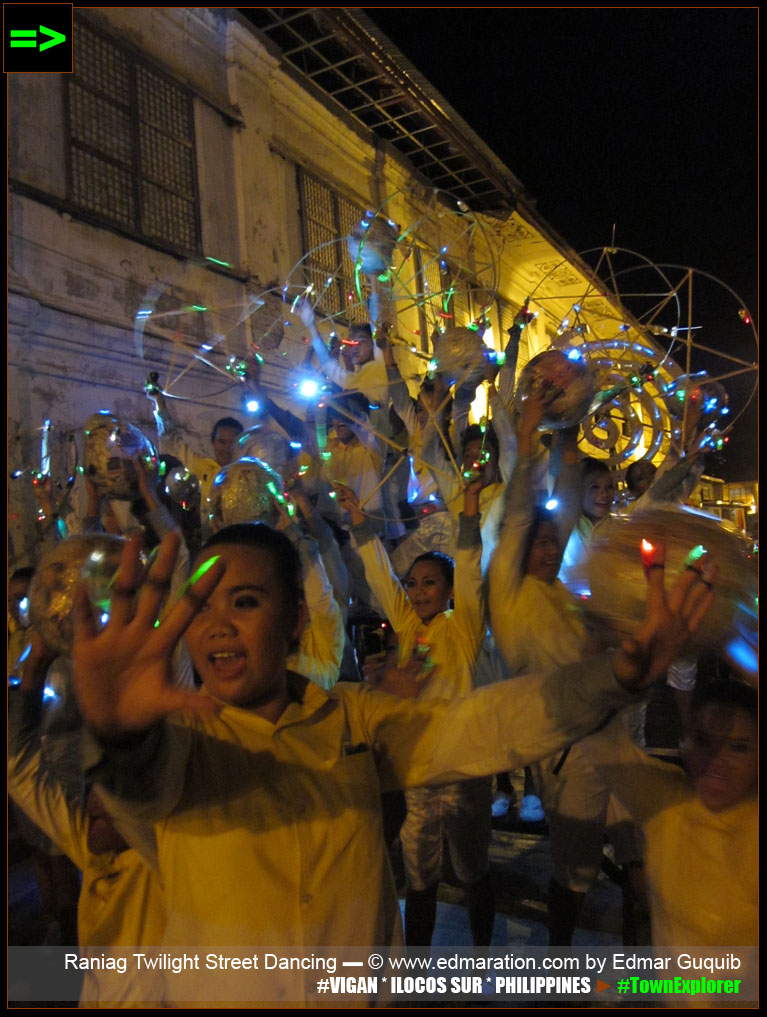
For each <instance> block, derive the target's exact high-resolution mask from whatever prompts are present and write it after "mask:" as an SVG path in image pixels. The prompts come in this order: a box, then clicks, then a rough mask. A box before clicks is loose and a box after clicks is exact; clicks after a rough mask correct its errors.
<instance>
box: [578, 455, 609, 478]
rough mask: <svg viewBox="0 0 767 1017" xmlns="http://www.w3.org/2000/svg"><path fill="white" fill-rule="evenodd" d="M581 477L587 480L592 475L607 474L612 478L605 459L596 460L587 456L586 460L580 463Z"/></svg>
mask: <svg viewBox="0 0 767 1017" xmlns="http://www.w3.org/2000/svg"><path fill="white" fill-rule="evenodd" d="M580 469H581V477H582V478H583V479H584V480H585V479H586V477H587V476H588V475H589V474H590V473H607V474H609V475H610V476H612V472H611V470H610V467H609V466H608V465H607V463H606V462H605V460H604V459H594V458H593V457H592V456H586V458H585V459H581V461H580Z"/></svg>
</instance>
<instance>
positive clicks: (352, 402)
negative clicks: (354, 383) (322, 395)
mask: <svg viewBox="0 0 767 1017" xmlns="http://www.w3.org/2000/svg"><path fill="white" fill-rule="evenodd" d="M369 414H370V403H369V402H368V401H367V399H366V398H365V396H364V395H363V394H362V392H348V393H346V394H345V395H341V396H334V397H333V400H332V402H331V401H330V400H328V418H329V419H330V420H339V421H340V422H341V423H342V424H349V423H352V422H353V421H354V420H356V421H358V422H359V421H362V420H363V418H367V417H368V415H369ZM349 417H352V418H353V420H350V419H349Z"/></svg>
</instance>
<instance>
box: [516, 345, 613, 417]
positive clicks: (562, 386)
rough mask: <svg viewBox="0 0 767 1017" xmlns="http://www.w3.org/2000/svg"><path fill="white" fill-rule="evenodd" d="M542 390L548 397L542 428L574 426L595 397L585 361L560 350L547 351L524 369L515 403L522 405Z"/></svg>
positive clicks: (592, 380) (518, 384)
mask: <svg viewBox="0 0 767 1017" xmlns="http://www.w3.org/2000/svg"><path fill="white" fill-rule="evenodd" d="M537 390H540V391H542V392H543V393H544V394H545V397H546V410H545V412H544V415H543V420H542V421H541V425H540V426H541V429H542V430H555V431H556V430H561V429H562V428H565V427H573V426H574V425H575V424H578V423H580V421H581V420H583V418H584V417H585V416H586V414H587V413H588V411H589V407H590V406H591V402H592V400H593V398H594V379H593V377H592V375H591V372H590V371H589V369H588V367H587V366H586V364H585V363H584V362H583V360H582V359H581V358H580V357H578V358H571V357H569V356H567V354H565V353H563V352H562V351H561V350H544V352H543V353H539V354H538V355H537V356H535V357H533V359H532V360H530V361H528V363H527V364H525V366H524V367H523V368H522V372H521V374H520V376H519V381H518V383H517V391H516V396H515V403H516V407H517V409H518V410H520V411H521V409H522V404H523V403H524V402H525V400H526V399H527V398H528V397H529V396H530V395H531V393H533V392H535V391H537Z"/></svg>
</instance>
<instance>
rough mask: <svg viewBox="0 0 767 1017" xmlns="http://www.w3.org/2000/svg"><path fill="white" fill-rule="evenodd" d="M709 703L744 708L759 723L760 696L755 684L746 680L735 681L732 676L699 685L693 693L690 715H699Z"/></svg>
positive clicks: (738, 708) (737, 708)
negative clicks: (747, 682)
mask: <svg viewBox="0 0 767 1017" xmlns="http://www.w3.org/2000/svg"><path fill="white" fill-rule="evenodd" d="M709 705H714V706H729V707H732V708H733V709H736V710H743V712H744V713H747V714H748V716H749V718H750V719H751V720H752V721H753V722H754V724H757V723H758V718H759V696H758V694H757V691H756V689H755V688H754V687H753V685H747V684H746V683H745V682H739V681H735V680H734V679H732V678H729V679H720V678H717V679H716V680H714V681H712V682H707V683H706V684H705V685H700V686H697V687H696V689H695V691H694V692H693V694H692V702H691V703H690V716H691V717H695V716H697V714H698V713H700V711H701V710H702V709H703V707H704V706H709Z"/></svg>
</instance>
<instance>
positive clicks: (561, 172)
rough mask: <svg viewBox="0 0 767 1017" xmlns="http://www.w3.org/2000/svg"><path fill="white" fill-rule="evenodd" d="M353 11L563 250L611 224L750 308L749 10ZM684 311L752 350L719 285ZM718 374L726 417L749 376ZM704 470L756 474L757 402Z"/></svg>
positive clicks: (725, 340) (722, 338)
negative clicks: (371, 25) (435, 95)
mask: <svg viewBox="0 0 767 1017" xmlns="http://www.w3.org/2000/svg"><path fill="white" fill-rule="evenodd" d="M364 10H365V13H366V14H368V15H369V16H370V17H371V19H372V20H374V21H375V22H376V24H378V25H379V26H380V28H381V29H382V30H383V32H384V33H385V34H386V35H388V36H389V38H390V39H391V40H392V41H393V42H394V43H395V45H396V46H398V47H399V49H401V50H402V52H403V53H404V54H405V56H406V57H408V59H409V60H410V61H411V62H412V63H413V64H415V66H416V67H417V68H418V69H419V70H420V71H421V72H422V73H423V74H424V75H425V76H426V77H427V78H428V79H429V80H430V81H431V82H432V84H433V85H434V86H435V87H436V88H437V89H438V91H440V92H441V93H442V94H443V95H444V96H445V98H446V99H447V101H448V102H449V103H450V104H451V105H452V106H453V107H454V109H455V110H456V111H457V112H458V113H460V115H461V116H462V117H463V118H464V119H465V120H466V121H467V123H469V124H470V125H471V126H472V127H473V129H474V130H475V131H476V132H477V133H478V134H479V135H480V137H482V138H483V140H484V141H485V142H486V143H487V144H488V145H489V146H490V147H491V148H492V149H493V151H494V152H496V154H497V155H498V156H499V157H500V158H501V159H502V160H503V161H504V162H505V163H506V164H507V166H508V167H509V168H510V169H511V171H512V172H513V173H514V174H515V175H516V176H517V177H518V178H519V179H520V180H521V182H522V183H523V184H524V185H525V187H526V188H527V190H528V191H529V192H530V193H531V194H532V195H533V196H534V197H535V199H536V200H537V210H538V212H539V213H540V214H541V215H542V216H543V217H544V218H545V219H546V220H547V221H548V222H549V223H550V224H551V225H552V226H553V227H554V229H555V230H556V231H557V232H559V233H560V234H561V235H562V236H563V237H564V238H565V239H566V240H567V241H568V242H569V243H570V244H571V245H572V246H573V247H574V248H575V249H576V250H578V251H585V250H587V249H590V248H594V247H601V246H603V245H606V244H609V242H610V238H611V236H612V228H613V224H615V226H616V239H615V243H616V245H617V246H619V247H624V248H628V249H630V250H632V251H637V252H639V253H641V254H643V255H645V256H646V257H647V258H649V259H650V260H651V261H653V262H656V263H667V264H668V263H671V264H680V265H684V266H690V267H692V268H694V269H696V270H701V271H704V272H709V273H711V274H712V275H714V276H716V277H718V278H719V279H722V280H723V281H724V282H725V283H727V285H728V286H730V287H731V288H732V289H734V290H735V291H736V292H737V293H738V294H739V295H740V297H741V298H742V299H743V301H744V302H745V304H746V305H747V306H748V308H749V309H750V311H751V312H752V313H753V314H754V315H755V316H756V314H757V307H756V300H757V53H758V49H757V47H758V37H757V32H758V12H757V10H756V9H755V8H752V9H740V10H737V9H736V10H705V9H698V10H683V9H673V8H671V9H662V10H608V9H599V10H575V9H561V10H558V9H551V10H527V9H509V10H500V9H492V10H490V9H488V10H481V9H480V10H476V9H475V10H471V11H469V10H465V9H460V8H459V9H434V8H432V9H429V10H425V9H420V8H415V9H413V8H385V9H384V8H380V9H379V8H365V9H364ZM696 286H697V282H696ZM685 299H686V298H685ZM693 311H694V324H696V325H701V326H703V327H702V329H701V330H700V331H699V332H698V333H697V335H696V338H698V339H699V340H700V341H701V342H705V343H706V344H707V345H710V346H713V347H715V348H717V349H726V350H728V351H729V352H731V353H734V354H735V355H738V356H741V357H743V358H744V359H747V360H749V361H753V360H755V359H756V348H755V344H754V341H753V337H752V335H751V334H750V330H748V329H747V328H746V327H745V326H744V325H743V324H742V323H741V321H740V319H739V318H738V317H737V308H736V306H735V304H734V302H733V301H732V299H731V298H729V297H725V295H724V293H723V292H722V291H720V290H719V288H718V287H715V286H711V287H708V286H707V285H706V284H705V283H703V282H702V281H701V285H700V286H699V287H697V289H695V288H694V294H693ZM685 323H686V319H685ZM696 366H697V367H698V369H702V368H708V369H709V370H711V371H712V373H722V372H723V371H724V370H728V369H729V365H726V364H723V363H722V361H719V362H718V363H716V362H710V363H709V362H706V360H705V358H704V357H703V356H702V355H700V354H696V357H695V360H694V361H693V367H696ZM724 384H725V387H726V388H727V390H728V392H729V395H730V404H731V407H732V411H733V414H734V413H737V412H738V411H739V410H740V409H741V408H742V406H743V405H744V403H745V400H746V397H747V394H748V393H749V392H750V391H751V389H752V388H753V377H751V376H748V377H747V378H743V379H732V380H729V381H725V382H724ZM706 471H707V472H710V473H715V474H716V475H718V476H724V477H725V478H727V479H745V478H746V477H754V476H755V475H756V400H754V401H753V402H752V404H751V408H750V409H749V410H748V411H747V412H746V414H745V415H744V416H743V417H741V420H740V422H739V423H738V424H737V425H736V428H735V430H734V432H733V434H732V439H731V441H730V443H729V446H728V448H727V450H726V453H725V454H721V453H720V454H718V455H716V456H710V457H708V459H707V470H706Z"/></svg>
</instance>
